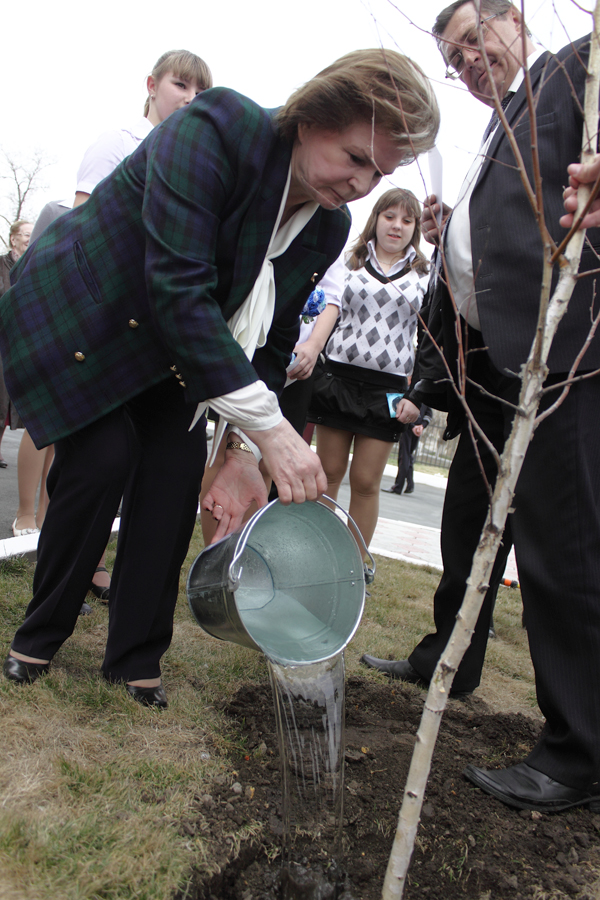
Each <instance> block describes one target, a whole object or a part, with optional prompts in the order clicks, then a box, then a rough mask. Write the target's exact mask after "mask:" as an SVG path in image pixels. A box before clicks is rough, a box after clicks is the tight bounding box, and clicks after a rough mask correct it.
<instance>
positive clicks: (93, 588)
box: [84, 566, 110, 615]
mask: <svg viewBox="0 0 600 900" xmlns="http://www.w3.org/2000/svg"><path fill="white" fill-rule="evenodd" d="M96 572H106V573H107V574H108V569H107V568H106V566H98V567H97V568H96ZM94 574H95V573H94ZM90 593H91V594H93V595H94V597H97V598H98V600H101V601H102V603H108V598H109V595H110V585H109V586H108V587H101V586H100V585H99V584H95V583H94V582H93V581H92V583H91V584H90ZM90 612H91V610H90ZM84 615H87V613H84Z"/></svg>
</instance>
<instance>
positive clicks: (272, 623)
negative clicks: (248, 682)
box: [187, 497, 375, 665]
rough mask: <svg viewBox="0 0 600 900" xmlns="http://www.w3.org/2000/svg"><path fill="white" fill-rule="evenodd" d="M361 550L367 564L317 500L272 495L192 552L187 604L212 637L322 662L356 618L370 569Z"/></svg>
mask: <svg viewBox="0 0 600 900" xmlns="http://www.w3.org/2000/svg"><path fill="white" fill-rule="evenodd" d="M326 499H327V500H329V502H331V503H334V504H335V506H336V507H337V508H338V509H340V510H341V511H342V512H343V513H344V515H347V513H346V512H345V511H344V510H343V509H342V507H341V506H339V504H337V503H336V502H335V501H334V500H330V498H329V497H327V498H326ZM348 518H349V519H350V517H349V516H348ZM350 521H352V520H351V519H350ZM352 524H354V522H353V523H352ZM355 528H356V526H355ZM356 530H357V533H359V532H358V529H356ZM363 549H364V551H365V553H367V555H368V557H369V561H370V565H368V566H367V565H366V564H364V563H363V559H362V554H361V552H360V550H359V548H358V544H357V543H356V540H355V539H354V537H353V535H352V532H351V531H350V530H349V528H348V526H347V525H346V524H345V522H343V521H342V520H341V519H340V517H339V516H338V515H337V514H336V513H335V512H334V511H333V510H331V509H330V508H329V507H328V506H325V505H324V504H323V503H320V502H318V501H316V502H312V501H306V502H305V503H300V504H294V503H292V504H290V505H289V506H284V505H283V504H282V503H281V502H280V501H279V500H273V502H272V503H269V504H268V505H267V506H264V507H263V508H262V509H259V510H258V512H257V513H255V515H254V516H253V517H252V518H251V519H250V520H249V521H248V522H247V523H246V525H245V526H244V527H243V528H242V529H241V530H240V531H237V532H235V533H233V534H230V535H228V536H227V537H225V538H223V539H222V540H221V541H218V542H217V543H216V544H211V545H210V546H209V547H207V548H206V549H205V550H203V551H202V553H201V554H200V555H199V556H198V557H197V558H196V560H195V561H194V563H193V565H192V566H191V568H190V571H189V574H188V579H187V597H188V603H189V605H190V609H191V611H192V613H193V615H194V617H195V619H196V621H197V622H198V624H199V625H200V626H201V627H202V628H203V629H204V631H206V632H207V633H208V634H210V635H212V636H213V637H216V638H219V639H220V640H224V641H233V642H234V643H236V644H241V646H243V647H249V648H251V649H253V650H261V651H262V652H263V653H264V654H265V655H266V656H267V657H268V658H269V659H271V660H273V661H274V662H277V663H279V664H281V665H303V664H306V663H316V662H322V661H323V660H325V659H329V658H330V657H332V656H335V655H336V654H337V653H339V652H340V651H341V650H343V649H344V647H345V646H346V644H347V643H348V642H349V641H350V639H351V638H352V636H353V635H354V633H355V632H356V629H357V628H358V625H359V623H360V619H361V616H362V612H363V608H364V603H365V583H367V584H370V583H371V582H372V581H373V578H374V574H375V560H374V559H373V557H372V556H371V554H370V553H369V551H368V550H367V548H366V547H365V545H364V543H363Z"/></svg>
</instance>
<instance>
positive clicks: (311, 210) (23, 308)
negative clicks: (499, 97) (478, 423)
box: [0, 50, 439, 707]
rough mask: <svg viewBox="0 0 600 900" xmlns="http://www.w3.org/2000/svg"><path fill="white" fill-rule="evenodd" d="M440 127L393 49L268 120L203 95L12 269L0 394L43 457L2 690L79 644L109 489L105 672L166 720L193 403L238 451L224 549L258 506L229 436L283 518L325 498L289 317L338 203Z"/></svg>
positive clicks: (223, 521)
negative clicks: (296, 425) (285, 411)
mask: <svg viewBox="0 0 600 900" xmlns="http://www.w3.org/2000/svg"><path fill="white" fill-rule="evenodd" d="M438 124H439V113H438V110H437V104H436V101H435V97H434V94H433V92H432V90H431V87H430V85H429V83H428V81H427V79H426V78H425V76H424V75H423V73H422V72H421V70H420V69H418V68H417V67H416V66H415V65H414V64H413V63H411V62H410V60H407V59H406V58H405V57H403V56H401V55H400V54H397V53H392V52H390V51H385V53H384V52H383V51H381V50H372V51H356V52H355V53H352V54H349V55H348V56H347V57H344V58H343V59H341V60H338V61H337V62H336V63H334V64H333V65H332V66H330V67H328V68H327V69H326V70H324V72H322V73H320V75H319V76H317V77H316V78H315V79H313V80H312V81H310V82H308V83H307V84H306V85H305V86H304V87H303V88H301V89H300V90H299V91H297V92H296V94H295V95H293V96H292V97H291V98H290V100H289V101H288V103H287V104H286V105H285V106H284V107H283V108H282V109H281V110H280V111H279V112H278V113H276V114H273V113H272V112H269V111H267V110H264V109H262V108H261V107H259V106H257V105H256V104H255V103H253V102H252V101H251V100H248V99H247V98H245V97H243V96H241V95H240V94H237V93H236V92H234V91H231V90H227V89H224V88H215V89H212V90H209V91H205V92H204V93H203V94H200V95H198V96H197V97H196V98H195V100H193V101H192V103H190V104H189V105H188V106H187V107H186V108H185V109H182V110H180V111H179V112H176V113H174V114H173V115H172V116H170V117H169V118H168V119H167V120H166V121H165V122H163V123H162V124H161V125H159V126H158V127H157V128H156V129H155V130H154V131H153V132H152V133H151V134H150V135H149V136H148V138H147V139H146V140H145V141H144V142H143V143H142V144H141V145H140V147H139V148H138V150H136V151H135V152H134V153H133V154H131V156H129V157H128V158H127V159H126V160H124V162H123V163H122V164H121V165H120V166H118V167H117V169H116V170H115V171H114V172H113V173H112V174H111V175H110V176H109V177H108V178H106V179H105V180H104V181H102V182H101V183H100V184H99V185H98V187H97V188H96V189H95V190H94V191H93V193H92V195H91V197H90V199H89V200H88V202H87V203H86V204H85V205H83V206H82V207H79V208H77V209H75V210H73V211H72V212H70V213H68V214H66V215H65V216H63V217H61V218H60V219H58V220H57V221H56V222H55V223H54V224H53V225H52V226H50V227H49V228H48V229H47V231H46V232H44V234H43V235H42V237H41V238H40V239H39V241H37V242H36V244H35V245H34V246H33V247H32V248H31V250H30V251H29V253H28V254H27V255H26V256H25V257H24V259H23V260H22V261H20V262H19V264H18V265H17V266H15V270H16V280H13V284H14V287H13V288H12V289H11V290H10V291H9V292H8V293H7V294H6V295H5V297H4V298H2V302H1V303H0V322H1V328H0V333H1V337H0V352H1V353H2V357H3V360H4V365H5V377H6V381H7V384H8V386H9V390H10V392H11V395H12V396H13V399H14V402H15V405H16V406H17V408H18V410H19V412H20V414H21V416H22V417H23V419H24V421H25V422H26V424H27V427H28V429H29V432H30V434H31V435H32V437H33V439H34V441H35V443H36V445H37V446H38V447H43V446H45V445H46V444H48V443H51V442H54V443H55V445H56V458H55V463H54V465H53V467H52V470H51V472H50V476H49V484H48V486H49V491H50V493H51V503H50V505H49V509H48V514H47V516H46V520H45V523H44V527H43V529H42V533H41V535H40V540H39V545H38V565H37V569H36V574H35V579H34V595H33V599H32V601H31V603H30V604H29V607H28V609H27V613H26V618H25V621H24V623H23V625H22V626H21V627H20V628H19V630H18V631H17V634H16V636H15V639H14V641H13V644H12V649H11V651H10V654H9V656H8V658H7V659H6V661H5V664H4V674H5V675H6V677H8V678H10V679H12V680H13V681H18V682H29V681H33V680H35V678H37V677H38V676H39V675H41V674H43V673H44V672H46V671H47V670H48V665H49V661H50V660H51V659H52V657H53V656H54V654H55V653H56V651H57V650H58V649H59V647H60V646H61V644H62V643H63V642H64V641H65V640H66V638H68V636H69V635H70V634H71V633H72V631H73V628H74V626H75V623H76V620H77V614H78V612H79V608H80V606H81V602H82V599H83V597H84V596H85V592H86V590H87V587H88V585H89V583H90V580H91V576H92V574H93V571H94V567H95V565H96V561H97V559H98V558H99V556H100V553H101V552H102V549H103V547H104V545H105V543H106V540H107V538H108V535H109V533H110V526H111V524H112V521H113V518H114V515H115V513H116V510H117V507H118V503H119V500H120V498H121V495H122V494H123V508H122V518H121V528H120V535H119V545H118V550H117V559H116V562H115V567H114V571H113V581H112V587H111V595H110V604H109V606H110V624H109V633H108V641H107V647H106V655H105V659H104V662H103V666H102V671H103V674H104V676H105V678H107V679H108V680H110V681H116V682H124V683H126V685H127V690H128V692H129V693H130V694H131V695H132V696H133V697H134V698H135V699H136V700H139V701H141V702H144V703H147V704H150V705H154V706H159V707H162V706H165V705H166V696H165V693H164V690H163V688H162V685H161V682H160V658H161V656H162V655H163V653H164V652H165V650H166V649H167V648H168V646H169V643H170V640H171V634H172V620H173V610H174V606H175V602H176V598H177V586H178V578H179V572H180V568H181V565H182V563H183V560H184V558H185V553H186V551H187V547H188V544H189V539H190V536H191V533H192V530H193V527H194V522H195V517H196V508H197V496H198V491H199V487H200V480H201V476H202V471H203V468H204V462H205V454H206V442H205V419H204V417H201V418H200V421H199V422H198V423H197V424H196V425H195V427H194V428H193V429H192V430H190V425H191V424H192V423H193V421H194V415H195V411H196V406H197V404H198V403H205V402H207V401H210V405H211V406H212V407H213V408H214V409H216V410H217V412H219V413H220V414H222V415H224V416H225V417H226V419H227V421H228V422H229V423H230V429H231V430H230V434H229V440H230V443H233V444H235V446H234V447H230V448H229V449H228V450H227V452H226V459H225V463H224V466H223V468H222V469H221V471H220V473H219V474H218V475H217V477H216V479H215V481H214V483H213V487H212V488H211V491H210V492H209V494H208V495H207V497H206V498H205V504H206V505H207V507H208V508H209V509H213V514H214V516H215V518H217V519H218V520H219V527H218V530H217V535H216V537H217V538H218V537H221V536H222V535H223V534H225V533H228V532H230V531H232V530H235V528H237V527H238V525H239V524H240V522H241V518H242V516H243V513H244V511H245V509H246V508H247V506H248V505H249V503H250V502H251V501H252V500H253V499H254V500H256V501H257V502H258V503H259V505H262V504H263V503H264V502H265V500H266V497H265V491H264V483H263V481H262V478H261V477H260V475H259V472H258V466H257V463H256V461H255V459H254V457H253V455H252V453H247V452H246V450H245V449H243V448H240V446H239V445H240V443H242V441H241V438H243V437H244V434H243V433H242V434H240V429H241V428H244V430H245V434H246V435H247V436H248V437H249V438H250V439H251V441H254V442H255V443H256V445H257V446H258V448H259V449H260V451H261V452H262V455H263V458H264V462H265V465H266V467H267V469H268V470H269V472H270V474H271V475H272V476H273V479H274V481H275V482H276V484H277V485H278V488H279V495H280V498H281V499H282V501H283V502H291V501H294V502H302V501H303V500H305V499H316V497H317V496H318V495H319V494H320V493H322V492H323V491H324V489H325V486H326V483H325V477H324V474H323V471H322V469H321V466H320V464H319V462H318V460H317V458H316V457H315V456H314V454H312V453H311V452H310V450H309V449H308V448H307V446H306V445H305V444H304V442H303V441H302V439H301V438H300V437H299V436H298V435H296V433H295V432H294V430H293V429H292V428H291V426H289V424H288V423H287V422H286V421H285V420H284V419H283V418H282V416H281V412H280V410H279V407H278V404H277V393H278V392H279V391H280V390H281V389H282V387H283V384H284V381H285V368H286V366H287V364H288V362H289V359H290V354H291V351H292V349H293V346H294V343H295V339H296V335H297V329H298V316H299V313H300V310H301V309H302V306H303V304H304V302H305V300H306V298H307V296H308V294H309V293H310V291H311V289H312V286H313V283H314V281H316V280H318V279H319V278H320V277H321V275H322V274H323V273H324V272H325V270H326V269H327V268H328V266H329V265H330V264H331V263H332V262H333V261H334V259H336V257H337V256H338V255H339V253H340V252H341V250H342V248H343V246H344V243H345V240H346V237H347V233H348V229H349V222H350V218H349V214H348V212H347V210H346V208H345V206H344V204H345V203H346V202H347V201H350V200H353V199H356V198H358V197H361V196H364V195H366V194H367V193H368V192H369V191H370V190H371V189H372V188H373V187H374V186H375V185H376V184H377V183H378V181H379V180H380V178H381V177H382V175H383V174H391V173H392V172H393V171H394V169H395V168H396V166H397V165H399V164H400V163H401V162H406V161H408V160H410V159H411V158H413V157H414V155H415V154H416V153H418V152H421V151H422V150H427V149H429V148H430V147H431V146H432V144H433V142H434V139H435V135H436V132H437V128H438ZM300 223H301V225H300ZM294 229H295V230H294ZM276 245H279V249H278V250H277V251H275V246H276ZM276 252H277V253H278V255H276V256H275V253H276ZM267 254H269V255H270V256H272V257H273V258H272V262H269V261H267V259H266V256H267ZM272 288H274V291H273V290H272ZM266 297H268V298H270V299H269V300H268V301H267V300H266V299H265V298H266ZM273 298H274V299H273ZM269 303H271V307H270V308H269ZM257 310H258V312H257ZM257 323H258V324H257ZM248 331H251V332H253V334H254V332H256V334H254V337H251V338H250V339H247V338H246V337H245V335H246V334H247V332H248ZM267 332H268V334H267ZM234 334H237V337H234ZM261 334H262V335H266V340H264V345H263V346H262V347H260V349H258V350H257V352H256V353H255V354H254V356H252V351H253V349H254V346H256V345H257V344H259V345H260V344H261V343H263V338H261V337H259V338H258V340H257V339H256V335H261ZM123 409H124V410H125V412H126V415H125V416H123ZM82 538H83V539H82ZM81 547H83V548H84V549H83V550H81V549H79V548H81Z"/></svg>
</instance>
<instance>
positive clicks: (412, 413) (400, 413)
mask: <svg viewBox="0 0 600 900" xmlns="http://www.w3.org/2000/svg"><path fill="white" fill-rule="evenodd" d="M420 415H421V410H420V409H419V407H418V406H415V404H414V403H411V402H410V400H407V399H406V397H405V398H404V399H402V400H401V401H400V403H399V404H398V407H397V409H396V418H397V419H398V421H399V422H402V423H403V424H404V425H410V424H411V422H416V421H417V419H418V418H419V416H420Z"/></svg>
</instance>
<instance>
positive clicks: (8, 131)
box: [0, 0, 591, 237]
mask: <svg viewBox="0 0 600 900" xmlns="http://www.w3.org/2000/svg"><path fill="white" fill-rule="evenodd" d="M526 4H527V5H526V7H525V15H526V19H527V22H528V25H529V27H530V29H531V31H532V32H533V35H534V37H535V38H536V39H537V40H538V41H539V42H540V43H541V44H542V45H543V46H544V47H547V48H549V49H551V50H558V49H560V47H562V46H564V45H565V44H566V43H567V41H568V39H569V38H576V37H580V36H581V35H583V34H586V33H587V32H588V31H590V29H591V24H590V22H591V20H590V16H589V15H588V14H586V13H585V12H584V11H582V10H581V9H580V8H578V7H577V6H575V5H574V4H573V3H572V2H571V0H554V2H552V0H526ZM444 5H446V4H445V2H444V0H394V3H391V2H389V0H299V2H298V3H291V2H288V0H213V2H212V3H209V2H207V0H204V2H199V3H190V2H183V3H181V2H180V3H170V2H169V0H144V2H138V0H97V2H87V3H82V2H81V0H78V2H75V0H54V2H48V0H43V2H41V0H29V2H22V3H18V2H16V0H9V4H8V8H5V9H4V10H3V14H2V33H3V41H2V53H1V54H0V73H1V77H0V84H2V119H1V132H0V146H1V147H2V148H3V149H4V150H6V151H8V152H9V153H11V154H13V155H15V156H26V155H27V154H28V153H29V152H30V151H31V150H33V149H38V150H42V151H43V152H44V154H45V155H46V156H47V158H48V161H49V162H51V163H52V165H50V166H49V168H48V169H47V171H46V172H45V178H44V180H45V184H46V189H44V190H42V191H39V192H38V193H37V194H36V195H35V198H34V200H33V202H32V203H31V205H30V212H31V213H32V214H33V215H35V214H37V213H38V212H39V211H40V209H41V208H42V206H43V205H44V204H45V203H46V202H47V201H48V200H58V199H62V198H64V197H72V195H73V194H74V191H75V175H76V172H77V168H78V166H79V163H80V161H81V158H82V156H83V153H84V151H85V149H86V147H88V146H89V144H90V143H92V141H94V140H95V139H96V137H97V136H98V135H99V134H100V133H101V132H103V131H105V130H107V129H108V128H114V127H119V126H120V125H123V124H127V123H129V122H131V121H132V120H135V119H136V118H137V117H138V115H141V113H142V107H143V104H144V100H145V96H146V90H145V79H146V76H147V74H148V73H149V72H150V70H151V68H152V65H153V64H154V62H155V61H156V59H157V58H158V57H159V56H160V55H161V54H162V53H163V52H164V51H165V50H171V49H176V48H185V49H187V50H191V51H193V52H194V53H197V54H198V55H199V56H202V57H203V58H204V59H205V60H206V61H207V63H208V64H209V66H210V67H211V69H212V72H213V76H214V82H215V84H216V85H226V86H227V87H232V88H235V89H236V90H238V91H241V92H242V93H244V94H247V95H248V96H249V97H252V98H253V99H254V100H256V101H257V102H258V103H260V104H262V105H264V106H267V107H272V106H278V105H279V104H281V103H282V102H283V101H284V100H285V99H286V98H287V97H288V95H289V94H290V93H291V92H292V91H293V90H294V89H295V88H296V87H297V86H298V85H300V84H302V83H303V82H304V81H306V80H307V79H309V78H310V77H311V76H313V75H315V74H316V73H317V72H318V71H319V70H320V69H322V68H324V67H325V66H326V65H328V64H329V63H330V62H332V61H333V60H334V59H336V58H337V57H339V56H342V55H343V54H344V53H348V52H349V51H351V50H355V49H357V48H360V47H375V46H381V45H383V46H385V47H391V48H394V49H397V50H399V51H400V52H402V53H405V54H406V55H407V56H410V57H411V58H412V59H414V60H415V61H416V62H418V63H419V64H420V65H421V66H422V68H423V69H424V70H425V72H426V73H427V74H428V75H429V76H430V78H431V79H432V80H433V83H434V86H435V90H436V93H437V96H438V100H439V102H440V106H441V110H442V128H441V131H440V136H439V139H438V146H439V149H440V151H441V153H442V155H443V158H444V199H445V200H446V202H448V203H450V204H452V203H453V202H454V199H455V197H456V193H457V191H458V188H459V186H460V183H461V180H462V177H463V175H464V173H465V172H466V170H467V169H468V167H469V164H470V158H471V153H472V152H473V151H474V150H476V149H477V147H478V146H479V142H480V138H481V135H482V132H483V130H484V128H485V124H486V122H487V120H488V119H489V115H490V111H489V109H488V108H487V107H485V106H483V105H482V104H481V103H479V102H477V101H476V100H474V99H473V98H472V97H470V96H469V95H468V94H467V93H466V92H465V90H464V89H463V88H462V87H461V86H457V84H456V83H453V82H448V81H445V79H444V66H443V63H442V60H441V57H440V55H439V52H438V50H437V48H436V46H435V43H434V40H433V38H432V37H431V35H430V34H429V33H427V32H428V30H429V29H430V28H431V25H432V24H433V22H434V20H435V17H436V15H437V13H438V12H439V11H440V9H441V8H442V7H443V6H444ZM583 5H584V6H586V7H590V6H591V0H583ZM580 6H581V4H580ZM423 168H424V172H427V167H426V166H424V167H423ZM396 184H397V185H399V186H402V187H408V188H410V189H411V190H413V191H414V192H415V193H416V194H417V196H418V197H419V198H423V197H424V196H425V189H424V186H423V182H422V179H421V175H420V174H419V171H418V168H417V166H416V165H413V166H410V167H408V168H400V169H398V170H397V172H396V174H395V176H394V178H392V179H391V183H388V184H385V185H383V186H382V187H381V190H385V189H387V188H388V187H390V186H392V185H396ZM372 203H373V195H371V196H370V197H368V198H366V199H364V200H362V201H358V202H357V203H354V204H351V207H350V208H351V210H352V213H353V218H354V222H355V228H358V229H360V227H361V226H362V225H363V224H364V221H365V219H366V216H367V215H368V213H369V211H370V208H371V205H372ZM3 212H4V210H3ZM353 233H354V236H355V235H356V233H357V232H356V230H354V229H353ZM351 237H352V235H351Z"/></svg>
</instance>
